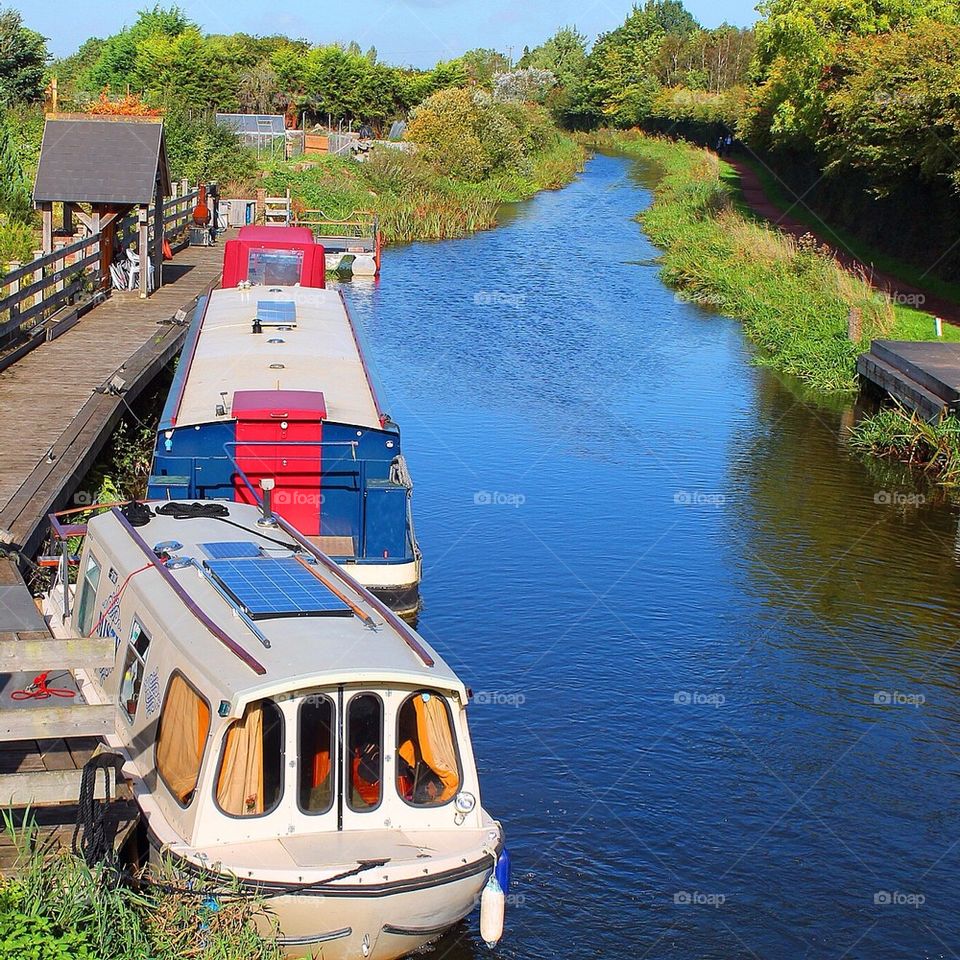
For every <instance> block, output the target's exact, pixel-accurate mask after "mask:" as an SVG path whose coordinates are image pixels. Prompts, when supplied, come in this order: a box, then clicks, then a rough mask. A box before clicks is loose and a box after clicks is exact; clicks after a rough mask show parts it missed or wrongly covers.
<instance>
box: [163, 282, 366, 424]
mask: <svg viewBox="0 0 960 960" xmlns="http://www.w3.org/2000/svg"><path fill="white" fill-rule="evenodd" d="M290 304H293V306H292V307H291V306H290ZM258 317H260V318H261V319H262V320H263V321H264V322H263V324H262V331H263V332H262V333H253V321H254V320H255V319H257V318H258ZM287 320H289V321H290V322H284V321H287ZM194 324H195V325H196V328H195V329H192V330H191V334H190V336H189V337H188V340H187V346H186V347H185V348H184V353H183V357H182V359H181V368H182V369H181V370H178V372H177V380H178V382H175V384H174V388H173V390H172V391H171V404H170V405H169V406H168V409H167V410H166V411H165V412H164V417H163V423H162V424H161V426H162V428H165V429H167V428H171V427H174V426H176V427H184V426H196V425H197V424H203V423H212V422H216V421H218V420H230V419H232V416H233V411H232V406H233V396H234V393H235V392H236V391H237V389H238V388H239V387H241V386H242V388H243V390H245V391H268V390H285V391H287V390H312V391H319V392H321V393H322V394H323V397H324V403H325V405H326V412H327V419H329V420H331V421H333V422H335V423H346V424H350V425H356V426H358V427H370V428H374V429H379V428H380V427H381V425H382V420H381V410H380V406H379V404H378V401H377V397H376V393H375V392H374V388H373V384H372V382H371V379H370V376H369V372H368V370H367V366H366V360H365V358H364V356H363V352H362V350H361V347H360V342H359V339H358V337H357V334H356V331H355V330H354V327H353V323H352V321H351V320H350V316H349V314H348V312H347V308H346V305H345V303H344V301H343V297H342V296H341V295H340V293H339V292H338V291H336V290H328V289H319V288H316V287H300V286H294V287H279V286H278V287H250V288H247V289H242V288H235V289H224V290H215V291H214V292H213V293H212V294H211V295H210V298H209V300H208V302H207V304H206V307H205V308H204V309H203V310H202V312H199V313H198V316H197V317H196V318H195V319H194ZM224 395H225V396H224ZM224 401H226V402H224ZM218 404H223V405H224V406H225V412H224V413H223V414H218V412H217V406H218Z"/></svg>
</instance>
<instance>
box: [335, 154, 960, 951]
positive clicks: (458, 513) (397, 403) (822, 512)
mask: <svg viewBox="0 0 960 960" xmlns="http://www.w3.org/2000/svg"><path fill="white" fill-rule="evenodd" d="M652 177H653V172H652V171H651V170H650V169H648V168H645V167H643V166H635V165H633V164H632V163H631V162H628V161H627V160H625V159H622V158H619V157H611V156H597V157H596V158H594V159H593V160H592V161H591V162H590V163H589V164H588V166H587V168H586V171H585V173H584V174H583V176H582V177H581V178H580V179H579V180H578V181H577V182H576V183H574V184H573V185H572V186H570V187H569V188H568V189H566V190H563V191H560V192H557V193H549V194H544V195H541V196H539V197H538V198H536V199H535V200H533V201H532V202H530V203H527V204H524V205H521V206H519V207H517V208H515V209H512V210H511V211H510V213H509V215H508V219H507V220H506V222H505V223H504V225H503V226H502V227H501V228H500V229H498V230H495V231H492V232H489V233H483V234H480V235H477V236H475V237H473V238H471V239H467V240H459V241H452V242H444V243H430V244H415V245H411V246H407V247H403V248H397V249H391V250H389V251H388V252H387V253H386V255H385V262H384V271H383V279H382V282H381V283H380V284H379V286H377V287H376V288H371V287H367V288H364V287H362V286H360V285H359V284H354V285H352V286H348V289H347V295H348V299H349V301H350V306H351V309H352V310H353V311H354V314H355V316H356V317H357V318H358V320H359V321H360V323H361V324H362V326H363V327H364V328H365V330H366V332H367V335H368V340H369V343H370V346H371V350H372V353H373V357H374V360H375V363H376V366H377V368H378V372H379V374H380V377H381V379H382V381H383V383H384V385H385V388H386V396H387V401H388V402H387V408H388V410H389V412H390V413H391V414H392V415H393V417H394V418H395V419H396V420H397V421H398V422H399V423H400V424H401V426H402V428H403V430H404V447H405V449H406V452H407V457H408V459H409V461H410V466H411V470H412V473H413V477H414V480H415V482H416V490H415V494H414V503H415V516H416V522H417V529H418V534H419V537H420V540H421V543H422V546H423V550H424V555H425V564H424V585H423V596H424V610H423V613H422V616H421V619H420V629H421V630H422V632H423V633H424V635H425V636H426V637H427V638H428V639H429V641H430V642H431V643H433V644H434V645H435V646H436V647H437V648H438V649H439V650H440V651H441V652H442V653H443V655H444V656H445V657H446V658H447V659H448V660H449V661H450V662H451V664H452V665H453V666H454V667H455V669H456V670H457V671H458V672H459V673H460V674H461V676H462V677H463V678H464V680H465V681H466V682H467V683H468V684H469V685H470V686H472V688H473V691H474V696H475V701H474V705H473V706H472V708H471V725H472V731H473V736H474V741H475V748H476V752H477V755H478V758H479V761H480V764H481V775H482V782H483V787H484V796H483V800H484V804H485V806H486V807H487V808H488V809H489V810H491V811H492V812H493V813H494V815H495V816H497V817H499V818H501V819H502V820H503V822H504V824H505V826H506V829H507V836H508V840H509V847H510V849H511V852H512V855H513V860H514V886H513V889H512V890H511V897H510V906H509V908H508V914H507V932H506V935H505V938H504V941H503V944H502V946H501V948H500V950H499V954H500V955H501V956H503V957H505V958H555V957H563V958H581V957H584V958H585V957H626V956H631V957H637V958H639V957H657V958H660V957H677V958H726V960H729V958H741V957H742V958H772V957H778V958H779V957H818V958H820V957H833V958H836V960H840V958H843V957H863V958H871V960H876V958H886V957H891V958H892V957H897V958H902V957H907V956H910V957H921V956H922V957H940V956H953V954H954V952H955V950H956V949H958V945H960V919H958V911H957V909H956V906H957V905H956V902H955V897H956V896H957V894H958V892H960V887H958V884H957V877H958V869H957V860H958V856H960V822H958V821H960V805H958V803H957V800H958V783H960V781H958V774H960V726H958V721H960V696H958V692H957V673H958V670H960V650H958V647H957V641H958V639H960V633H958V627H960V618H958V612H960V593H958V587H960V573H958V570H960V560H958V558H960V541H958V537H957V522H958V516H957V511H956V509H955V508H953V507H951V506H950V505H949V504H945V503H944V502H942V500H938V498H937V497H936V495H935V494H934V493H932V492H931V491H930V490H928V489H924V488H918V487H916V486H914V485H912V484H911V482H910V480H909V478H908V477H906V476H904V474H903V473H902V472H900V471H898V470H894V469H890V468H887V467H884V465H882V464H879V463H874V464H864V463H862V462H860V461H858V460H856V459H855V458H853V457H851V456H850V455H849V454H848V453H847V452H846V450H845V449H844V447H843V441H842V436H843V429H844V424H845V423H846V422H847V418H846V417H845V415H844V413H843V411H830V410H825V409H822V408H821V407H818V406H816V405H815V404H813V403H811V402H809V401H808V400H805V399H804V398H803V397H802V396H801V395H800V394H799V393H798V392H797V391H795V390H793V389H791V388H790V387H789V386H787V385H785V384H783V383H782V382H781V381H779V380H778V379H777V378H776V377H775V376H774V375H772V374H771V373H770V372H769V371H767V370H765V369H763V368H762V367H758V366H756V365H754V364H752V363H751V359H752V356H753V353H754V351H753V349H752V347H751V346H750V344H749V343H748V342H747V341H746V339H745V338H744V336H743V334H742V332H741V329H740V327H739V325H738V324H737V323H735V322H733V321H730V320H727V319H724V318H721V317H717V316H714V315H711V314H710V313H708V312H705V311H704V310H702V309H699V308H697V307H695V306H692V305H690V304H686V303H683V302H681V301H679V300H678V299H677V298H675V296H674V294H673V293H672V292H671V291H670V290H669V289H668V288H666V287H665V286H664V285H663V284H662V283H661V282H660V280H659V279H658V275H657V267H656V265H655V263H653V262H652V260H653V258H655V257H656V255H657V251H656V250H655V248H653V247H652V245H651V244H650V243H649V242H648V241H647V239H646V238H645V237H644V235H643V233H642V231H641V229H640V228H639V227H638V225H637V224H636V223H635V222H633V219H632V218H633V216H634V214H635V213H636V212H637V211H639V210H640V209H642V208H643V207H644V206H646V205H647V204H648V203H649V202H650V199H651V195H650V186H651V183H652V182H653V181H652ZM431 949H432V954H431V955H433V956H436V957H438V958H449V960H466V958H470V957H477V958H479V957H481V956H482V955H484V954H485V953H486V948H485V947H484V946H483V945H482V943H480V940H479V936H478V934H477V922H476V917H473V918H471V919H470V921H468V922H467V923H464V924H462V925H461V926H460V927H459V928H458V929H457V930H455V931H454V932H453V933H451V934H450V935H448V936H447V937H445V938H444V939H443V940H441V941H440V942H439V943H438V944H437V945H435V946H434V947H433V948H431Z"/></svg>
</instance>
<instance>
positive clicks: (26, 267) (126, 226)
mask: <svg viewBox="0 0 960 960" xmlns="http://www.w3.org/2000/svg"><path fill="white" fill-rule="evenodd" d="M198 195H199V190H198V189H193V190H190V189H189V187H188V184H187V182H186V181H181V182H180V183H179V184H175V185H174V196H172V197H170V198H169V199H167V200H165V201H164V203H163V224H164V230H163V232H164V235H165V236H166V237H167V238H168V239H169V240H174V239H175V238H177V237H178V236H179V235H180V234H181V233H183V232H184V231H185V230H186V228H187V226H188V224H189V222H190V215H191V213H192V211H193V208H194V206H195V205H196V201H197V197H198ZM149 224H150V239H151V241H152V240H153V235H154V230H153V210H152V209H151V210H150V212H149ZM138 238H139V226H138V219H137V213H136V212H134V213H133V214H131V215H130V216H128V217H126V218H125V219H124V220H122V221H121V222H120V223H119V224H118V225H117V238H116V245H115V249H116V250H117V251H123V250H125V249H126V248H128V247H131V246H132V247H139V239H138ZM34 253H35V258H34V259H33V260H31V261H30V262H29V263H18V262H13V263H10V264H8V267H7V270H8V272H7V273H5V274H3V275H0V348H2V347H3V345H4V344H7V343H10V342H11V341H14V340H18V339H20V338H21V337H23V336H28V335H32V334H35V333H36V332H37V329H38V328H39V327H41V326H42V325H43V324H44V323H45V322H46V321H47V320H48V319H49V318H50V317H52V316H53V315H54V314H55V313H57V312H58V311H60V310H62V309H63V308H64V307H67V306H70V305H73V304H77V303H78V302H80V303H82V305H83V306H85V307H87V308H89V307H90V306H92V305H94V304H95V303H97V302H99V300H100V299H103V298H104V297H105V296H107V295H108V294H109V287H107V288H106V289H104V284H105V280H107V279H109V278H104V276H103V274H102V272H101V269H100V266H101V265H100V236H99V235H94V236H92V237H86V238H84V239H79V240H74V241H73V242H71V241H70V240H69V239H65V238H64V239H61V238H55V239H54V249H53V252H52V253H47V254H44V253H43V251H41V250H36V251H34Z"/></svg>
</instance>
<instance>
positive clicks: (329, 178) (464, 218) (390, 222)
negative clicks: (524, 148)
mask: <svg viewBox="0 0 960 960" xmlns="http://www.w3.org/2000/svg"><path fill="white" fill-rule="evenodd" d="M585 159H586V152H585V150H584V149H583V147H582V146H581V145H580V144H579V143H577V142H576V141H574V140H573V139H571V138H570V137H567V136H564V135H561V134H559V133H558V134H557V135H556V138H555V139H554V141H553V142H552V143H550V144H548V145H546V146H545V147H544V148H543V149H540V150H537V151H535V152H533V153H531V154H530V156H529V157H527V158H526V162H525V163H524V164H522V165H520V166H518V167H517V169H515V170H512V171H510V172H509V173H500V174H498V175H496V176H493V177H489V178H486V179H483V180H479V181H477V182H469V181H465V180H460V179H457V178H456V177H453V176H450V175H445V174H443V173H440V172H438V171H437V170H436V169H435V168H434V167H432V166H431V165H430V164H428V163H426V162H425V161H424V160H422V159H421V158H420V157H418V156H416V155H415V154H413V153H408V152H402V151H399V150H397V151H393V150H389V149H381V150H380V151H378V152H375V153H374V154H372V155H371V156H370V158H369V159H368V160H366V161H365V162H363V163H357V162H356V161H354V160H349V159H344V158H340V157H322V158H319V159H317V160H310V161H302V160H301V161H288V162H286V163H282V164H275V165H273V166H271V167H270V168H269V169H268V170H267V171H266V176H265V179H264V182H263V186H264V187H265V188H266V189H267V191H268V192H271V193H273V192H276V193H283V192H284V191H285V190H286V189H287V188H289V189H290V192H291V195H292V197H293V199H294V204H295V206H297V207H299V208H300V209H309V210H322V211H323V212H324V214H326V215H327V216H328V217H331V218H333V219H341V218H344V217H347V216H349V215H350V214H351V213H352V212H353V211H355V210H372V211H374V212H375V213H376V214H377V215H378V216H379V218H380V229H381V231H382V233H383V239H384V242H385V243H388V244H392V243H404V242H409V241H413V240H447V239H453V238H456V237H465V236H469V235H470V234H472V233H476V232H477V231H478V230H487V229H489V228H491V227H493V226H496V223H497V218H498V214H499V211H500V207H501V206H502V205H503V204H505V203H516V202H518V201H521V200H528V199H530V198H531V197H533V196H535V195H536V194H537V193H540V191H542V190H558V189H560V188H561V187H564V186H566V185H567V184H568V183H570V182H571V181H572V180H573V179H574V177H576V175H577V174H578V173H579V172H580V171H581V170H582V169H583V164H584V162H585Z"/></svg>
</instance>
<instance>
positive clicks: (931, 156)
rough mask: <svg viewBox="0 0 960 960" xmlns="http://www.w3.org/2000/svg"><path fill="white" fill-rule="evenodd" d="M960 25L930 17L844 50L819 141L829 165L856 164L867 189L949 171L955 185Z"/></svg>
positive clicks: (959, 173) (881, 189)
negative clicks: (867, 179)
mask: <svg viewBox="0 0 960 960" xmlns="http://www.w3.org/2000/svg"><path fill="white" fill-rule="evenodd" d="M958 39H960V31H958V30H957V28H956V27H953V26H949V25H946V24H942V23H937V22H935V21H931V20H927V21H921V22H919V23H918V24H917V25H916V26H913V27H911V28H909V29H908V30H897V31H894V32H892V33H889V34H882V35H875V36H869V37H863V38H860V39H858V40H856V41H855V42H853V43H851V44H849V45H848V46H847V47H845V48H844V50H843V51H842V53H841V55H840V57H839V58H838V60H837V63H836V65H835V66H834V69H833V71H832V73H833V75H834V80H833V82H832V83H831V84H830V85H829V86H828V91H827V95H826V106H825V123H824V127H823V131H822V134H821V137H820V139H819V141H818V145H819V147H820V149H821V150H822V152H823V153H824V155H825V156H826V157H827V159H828V161H829V163H828V166H827V169H828V170H838V169H844V168H845V169H852V170H861V171H864V172H865V173H867V174H868V175H869V177H870V180H871V183H872V187H873V192H874V193H876V194H879V195H881V196H882V195H884V194H886V193H888V192H889V191H890V190H891V189H893V188H895V187H897V186H898V185H899V184H901V183H902V182H903V180H904V178H905V177H906V178H909V177H912V176H919V177H921V178H923V179H926V180H929V181H935V180H937V179H938V178H941V177H948V178H949V179H950V180H951V181H952V182H953V185H954V187H955V188H956V189H957V190H958V191H960V110H958V107H957V105H958V104H960V43H958Z"/></svg>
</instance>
